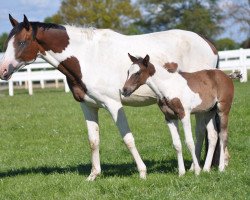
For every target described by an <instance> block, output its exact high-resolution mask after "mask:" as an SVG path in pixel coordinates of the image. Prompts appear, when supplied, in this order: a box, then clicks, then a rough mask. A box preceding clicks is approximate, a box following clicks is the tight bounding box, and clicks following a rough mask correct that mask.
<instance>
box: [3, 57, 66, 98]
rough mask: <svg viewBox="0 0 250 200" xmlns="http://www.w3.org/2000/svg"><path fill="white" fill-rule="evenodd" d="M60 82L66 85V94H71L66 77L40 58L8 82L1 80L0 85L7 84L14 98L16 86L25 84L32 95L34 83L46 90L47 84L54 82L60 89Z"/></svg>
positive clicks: (15, 74)
mask: <svg viewBox="0 0 250 200" xmlns="http://www.w3.org/2000/svg"><path fill="white" fill-rule="evenodd" d="M2 56H3V54H0V59H1V58H2ZM60 80H62V81H63V83H64V87H65V92H69V87H68V84H67V80H66V77H65V76H64V75H63V74H62V73H61V72H60V71H58V70H57V69H56V68H54V67H52V66H51V65H50V64H49V63H47V62H45V61H44V60H42V59H41V58H38V59H37V60H36V61H35V62H34V63H32V64H30V65H28V66H26V67H24V68H23V69H21V70H19V71H18V72H16V73H14V74H13V75H12V77H11V78H10V80H8V82H7V81H3V80H0V83H3V82H7V84H8V88H9V95H10V96H13V95H14V86H15V85H22V84H23V83H24V84H25V88H28V91H29V94H30V95H32V94H33V82H39V83H40V87H41V88H44V87H45V83H46V82H48V81H54V82H55V86H56V87H58V82H59V81H60Z"/></svg>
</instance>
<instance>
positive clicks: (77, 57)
mask: <svg viewBox="0 0 250 200" xmlns="http://www.w3.org/2000/svg"><path fill="white" fill-rule="evenodd" d="M9 18H10V22H11V24H12V26H13V29H12V30H11V32H10V34H9V37H8V39H7V43H6V44H7V49H6V52H5V54H4V56H3V59H2V61H1V65H0V77H1V79H5V80H7V79H9V78H10V77H11V75H12V74H13V73H14V72H15V71H17V70H18V69H20V68H21V67H23V66H25V65H27V64H29V63H32V62H33V61H34V60H35V59H36V58H37V57H38V56H39V57H41V58H43V59H44V60H46V61H47V62H48V63H50V64H52V65H53V66H54V67H55V68H57V69H58V70H59V71H61V72H62V73H63V74H65V76H66V77H67V81H68V84H69V87H70V89H71V92H72V93H73V96H74V98H75V100H76V101H78V102H80V104H81V108H82V110H83V113H84V116H85V120H86V123H87V129H88V139H89V143H90V147H91V160H92V170H91V173H90V175H89V177H88V180H94V179H95V178H96V177H97V175H99V174H100V172H101V166H100V157H99V125H98V109H99V108H105V109H107V110H108V111H109V112H110V114H111V116H112V118H113V120H114V121H115V123H116V125H117V127H118V130H119V132H120V134H121V136H122V138H123V140H124V142H125V144H126V146H127V147H128V149H129V150H130V152H131V154H132V156H133V158H134V160H135V162H136V165H137V168H138V170H139V173H140V177H141V178H145V177H146V166H145V164H144V162H143V161H142V159H141V157H140V155H139V153H138V151H137V149H136V146H135V142H134V138H133V135H132V133H131V131H130V129H129V126H128V123H127V119H126V116H125V114H124V111H123V106H122V103H123V104H126V105H132V106H144V105H149V104H153V103H156V96H155V94H154V93H153V92H152V90H151V89H150V88H149V87H148V86H146V85H145V86H143V87H141V88H140V89H139V90H137V91H135V93H134V95H132V96H131V97H129V98H125V97H122V96H121V94H120V93H121V92H120V91H121V89H122V86H123V84H124V82H125V81H126V78H127V75H126V73H127V71H128V68H129V65H130V60H129V59H128V57H127V52H132V53H133V54H137V55H143V54H146V53H150V54H151V55H152V59H153V60H154V63H156V64H158V65H160V64H163V63H166V62H171V61H175V62H177V63H178V66H179V69H180V70H182V71H188V72H191V71H197V70H201V69H208V68H211V67H213V68H215V66H216V63H217V59H218V55H217V52H216V51H215V49H214V47H213V46H212V45H211V44H210V43H208V42H207V41H206V40H204V39H203V38H202V37H200V36H199V35H197V34H195V33H193V32H189V31H182V30H170V31H164V32H158V33H151V34H145V35H135V36H126V35H122V34H119V33H117V32H114V31H112V30H109V29H91V28H85V29H84V28H76V27H72V26H62V25H56V24H49V23H41V22H29V21H28V19H27V17H26V16H24V19H23V21H22V22H20V23H19V22H18V21H17V20H15V19H14V18H13V17H11V16H9Z"/></svg>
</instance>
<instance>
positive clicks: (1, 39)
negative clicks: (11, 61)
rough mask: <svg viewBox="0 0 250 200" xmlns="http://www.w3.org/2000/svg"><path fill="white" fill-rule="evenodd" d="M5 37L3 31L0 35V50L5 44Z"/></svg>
mask: <svg viewBox="0 0 250 200" xmlns="http://www.w3.org/2000/svg"><path fill="white" fill-rule="evenodd" d="M7 38H8V34H7V33H3V34H2V35H1V36H0V52H3V51H4V45H5V41H6V40H7Z"/></svg>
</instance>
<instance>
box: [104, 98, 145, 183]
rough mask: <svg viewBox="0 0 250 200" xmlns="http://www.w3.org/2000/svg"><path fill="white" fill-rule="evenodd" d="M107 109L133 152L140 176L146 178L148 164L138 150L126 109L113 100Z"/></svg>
mask: <svg viewBox="0 0 250 200" xmlns="http://www.w3.org/2000/svg"><path fill="white" fill-rule="evenodd" d="M109 103H110V102H109ZM107 109H108V110H109V112H110V114H111V115H112V118H113V120H114V121H115V123H116V125H117V127H118V129H119V132H120V134H121V136H122V138H123V141H124V142H125V144H126V146H127V148H128V149H129V151H130V152H131V154H132V156H133V158H134V160H135V162H136V165H137V169H138V171H139V173H140V178H142V179H146V172H147V169H146V165H145V164H144V162H143V161H142V159H141V156H140V154H139V153H138V151H137V148H136V146H135V141H134V137H133V134H132V133H131V131H130V129H129V126H128V122H127V118H126V116H125V113H124V110H123V107H122V105H121V103H118V102H112V103H110V104H108V105H107Z"/></svg>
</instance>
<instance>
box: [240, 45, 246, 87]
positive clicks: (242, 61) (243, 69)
mask: <svg viewBox="0 0 250 200" xmlns="http://www.w3.org/2000/svg"><path fill="white" fill-rule="evenodd" d="M240 68H241V74H242V78H241V79H240V82H242V83H243V82H247V64H246V54H245V52H244V49H242V48H240Z"/></svg>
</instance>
